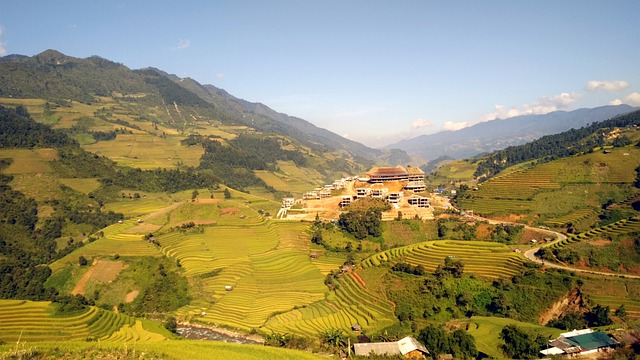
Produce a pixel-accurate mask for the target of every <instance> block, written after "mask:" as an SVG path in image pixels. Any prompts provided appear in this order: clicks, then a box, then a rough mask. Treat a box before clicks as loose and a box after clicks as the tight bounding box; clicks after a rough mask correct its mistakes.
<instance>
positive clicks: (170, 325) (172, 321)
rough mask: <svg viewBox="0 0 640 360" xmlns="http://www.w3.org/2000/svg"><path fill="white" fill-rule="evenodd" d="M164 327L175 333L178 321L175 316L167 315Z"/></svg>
mask: <svg viewBox="0 0 640 360" xmlns="http://www.w3.org/2000/svg"><path fill="white" fill-rule="evenodd" d="M164 328H165V329H167V330H169V331H171V332H172V333H174V334H175V333H176V332H177V331H178V321H177V320H176V318H175V317H173V316H169V318H167V321H165V322H164Z"/></svg>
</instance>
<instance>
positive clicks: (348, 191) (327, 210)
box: [277, 166, 437, 221]
mask: <svg viewBox="0 0 640 360" xmlns="http://www.w3.org/2000/svg"><path fill="white" fill-rule="evenodd" d="M427 195H428V194H427V193H426V184H425V176H424V172H423V171H422V170H420V169H419V168H417V167H411V166H407V167H406V168H405V167H402V166H396V167H374V168H372V169H371V170H369V171H368V172H367V174H366V176H365V177H358V176H353V177H346V178H342V179H339V180H335V181H334V182H333V183H332V184H328V185H325V186H324V187H322V188H317V189H314V190H312V191H309V192H307V193H305V194H303V196H302V198H300V199H296V198H284V199H282V208H281V209H280V211H279V212H278V215H277V218H278V219H286V220H308V221H313V220H314V219H315V218H316V216H318V217H320V218H321V219H323V220H329V221H331V220H338V218H339V216H340V213H341V212H342V211H346V210H348V207H349V205H351V203H353V202H355V201H358V199H362V198H377V199H381V200H384V201H386V202H388V203H389V204H390V205H391V210H389V211H386V212H383V213H382V220H385V221H386V220H393V219H396V218H397V217H398V214H399V213H401V214H402V218H403V219H414V218H418V219H422V220H429V219H433V205H432V198H431V197H429V196H427ZM436 205H437V204H436Z"/></svg>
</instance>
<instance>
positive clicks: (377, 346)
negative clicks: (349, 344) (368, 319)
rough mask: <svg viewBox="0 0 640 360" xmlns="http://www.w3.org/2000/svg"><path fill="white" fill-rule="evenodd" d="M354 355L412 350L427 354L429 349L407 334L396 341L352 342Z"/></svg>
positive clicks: (385, 353)
mask: <svg viewBox="0 0 640 360" xmlns="http://www.w3.org/2000/svg"><path fill="white" fill-rule="evenodd" d="M353 348H354V351H355V353H356V355H369V354H370V353H372V352H373V353H374V354H377V355H405V354H408V353H410V352H412V351H414V350H419V351H422V352H423V353H425V354H428V353H429V351H428V350H427V348H425V347H424V345H422V344H421V343H420V342H419V341H418V340H416V339H414V338H412V337H410V336H407V337H405V338H402V339H400V340H398V341H396V342H381V343H363V344H353Z"/></svg>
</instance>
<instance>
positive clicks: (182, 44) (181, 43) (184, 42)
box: [171, 39, 191, 50]
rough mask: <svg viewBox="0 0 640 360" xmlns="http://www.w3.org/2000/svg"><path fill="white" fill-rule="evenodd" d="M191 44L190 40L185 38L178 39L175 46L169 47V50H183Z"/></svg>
mask: <svg viewBox="0 0 640 360" xmlns="http://www.w3.org/2000/svg"><path fill="white" fill-rule="evenodd" d="M189 46H191V42H190V41H189V40H187V39H180V41H178V45H177V46H176V47H173V48H171V50H184V49H187V48H189Z"/></svg>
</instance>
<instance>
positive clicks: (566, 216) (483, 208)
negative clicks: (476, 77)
mask: <svg viewBox="0 0 640 360" xmlns="http://www.w3.org/2000/svg"><path fill="white" fill-rule="evenodd" d="M639 159H640V148H638V147H635V146H628V147H622V148H613V149H609V150H606V151H603V150H598V151H595V152H593V153H590V154H584V155H579V156H574V157H569V158H563V159H559V160H555V161H551V162H548V163H543V164H539V165H536V166H534V167H530V168H524V169H518V170H515V171H504V173H503V174H499V175H497V176H495V177H493V178H491V179H490V180H488V181H486V182H485V183H482V184H479V185H478V186H477V190H474V191H468V192H467V194H466V196H464V197H461V198H460V199H459V206H460V207H461V209H465V210H473V211H474V212H475V213H478V214H482V215H484V216H496V215H497V216H504V215H508V214H520V215H524V216H527V215H536V216H539V217H542V218H543V219H548V220H546V221H545V222H546V223H548V224H549V225H554V226H556V225H560V226H561V225H565V224H567V223H569V222H572V221H576V220H579V219H582V218H585V217H588V216H590V215H592V214H595V213H597V212H599V210H600V204H602V203H603V202H604V200H605V199H614V200H615V201H616V202H618V201H624V200H625V199H627V198H628V197H632V196H634V194H635V193H637V190H634V188H633V187H632V185H633V183H634V181H635V171H634V170H635V169H636V168H637V167H638V166H639V165H640V160H639ZM585 206H586V207H585Z"/></svg>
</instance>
